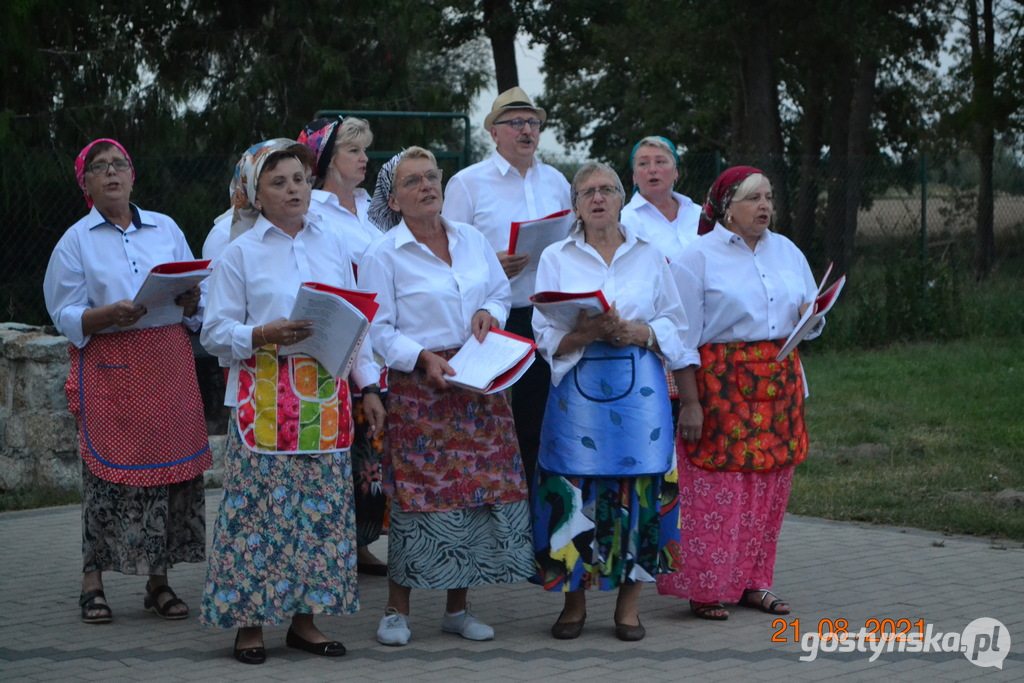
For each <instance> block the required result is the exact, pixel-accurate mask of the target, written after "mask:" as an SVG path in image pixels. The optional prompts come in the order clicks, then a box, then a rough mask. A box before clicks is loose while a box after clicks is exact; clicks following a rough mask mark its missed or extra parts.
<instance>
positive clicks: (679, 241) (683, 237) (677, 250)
mask: <svg viewBox="0 0 1024 683" xmlns="http://www.w3.org/2000/svg"><path fill="white" fill-rule="evenodd" d="M672 198H673V199H675V200H676V202H678V203H679V211H678V212H676V219H675V220H674V221H670V220H669V219H667V218H665V214H663V213H662V212H661V211H660V210H659V209H658V207H656V206H655V205H654V204H651V203H650V202H649V201H647V200H646V199H644V197H643V195H641V194H640V193H639V192H637V193H635V194H634V195H633V198H632V199H630V200H629V203H628V204H626V205H625V206H624V207H622V217H621V218H620V219H619V221H620V222H621V223H622V224H623V225H625V226H626V227H627V228H629V229H630V230H632V231H633V232H634V233H636V236H637V237H639V238H640V239H642V240H645V241H647V242H650V243H651V244H653V245H654V246H655V247H657V248H658V251H660V252H661V253H662V254H664V255H665V258H667V259H668V260H669V261H675V260H676V259H678V258H679V257H680V256H682V255H683V249H685V248H686V245H688V244H689V243H690V242H692V241H693V240H695V239H697V223H698V221H700V214H701V210H702V209H701V206H700V205H699V204H694V203H693V202H692V201H690V198H689V197H687V196H685V195H681V194H679V193H678V192H673V193H672Z"/></svg>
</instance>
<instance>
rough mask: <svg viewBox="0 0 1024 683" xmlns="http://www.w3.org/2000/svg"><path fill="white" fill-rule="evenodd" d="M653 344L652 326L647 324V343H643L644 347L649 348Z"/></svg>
mask: <svg viewBox="0 0 1024 683" xmlns="http://www.w3.org/2000/svg"><path fill="white" fill-rule="evenodd" d="M652 346H654V328H653V327H651V326H650V325H648V326H647V343H646V344H644V348H645V349H649V348H651V347H652Z"/></svg>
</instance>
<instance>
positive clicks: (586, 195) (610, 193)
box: [579, 185, 619, 200]
mask: <svg viewBox="0 0 1024 683" xmlns="http://www.w3.org/2000/svg"><path fill="white" fill-rule="evenodd" d="M598 192H600V193H601V196H602V197H604V198H605V199H611V198H612V197H615V196H618V194H619V188H617V187H615V186H614V185H602V186H601V187H588V188H587V189H586V190H580V193H579V196H580V197H581V198H583V199H587V200H590V199H593V198H594V195H595V194H597V193H598Z"/></svg>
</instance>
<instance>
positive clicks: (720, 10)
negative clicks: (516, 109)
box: [526, 0, 942, 271]
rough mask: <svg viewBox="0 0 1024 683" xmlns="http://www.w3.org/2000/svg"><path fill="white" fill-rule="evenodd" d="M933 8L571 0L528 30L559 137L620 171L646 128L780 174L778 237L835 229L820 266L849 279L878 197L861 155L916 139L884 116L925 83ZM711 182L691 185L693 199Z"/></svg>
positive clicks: (783, 1)
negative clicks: (821, 219) (916, 83)
mask: <svg viewBox="0 0 1024 683" xmlns="http://www.w3.org/2000/svg"><path fill="white" fill-rule="evenodd" d="M936 2H937V0H916V1H915V0H898V1H897V2H886V1H883V0H864V1H863V2H857V3H807V2H802V1H800V0H765V1H764V2H761V3H758V4H756V5H752V4H747V3H740V4H736V3H702V2H697V1H696V0H687V1H683V2H667V1H657V0H655V1H654V2H648V3H616V4H610V5H609V4H605V3H600V2H595V1H594V0H566V1H565V2H558V3H555V2H547V3H541V4H540V11H539V12H538V13H537V14H536V15H535V16H533V18H532V19H530V20H529V21H527V22H526V25H527V28H528V29H529V30H530V32H531V33H532V35H533V36H534V38H535V39H536V40H537V41H538V42H540V43H542V44H543V45H544V46H545V50H546V53H545V55H546V56H545V75H546V79H547V81H546V82H547V94H546V96H545V98H544V100H543V103H544V105H545V106H546V107H547V108H548V111H549V114H551V118H552V121H553V124H554V126H555V127H557V128H558V132H559V138H560V139H561V140H562V141H563V142H567V143H570V144H571V143H589V144H590V149H591V151H592V153H593V154H594V155H595V156H597V157H601V158H605V159H608V160H611V161H613V162H614V163H616V164H617V165H618V166H619V168H621V169H623V171H625V170H626V169H625V168H624V167H625V160H626V158H627V156H628V153H629V149H630V148H631V147H632V144H633V142H635V141H636V140H638V139H639V138H640V137H642V136H644V135H649V134H663V135H666V136H667V137H669V138H671V139H673V140H674V141H675V142H676V143H678V144H681V145H682V146H683V147H684V148H685V150H686V151H687V152H688V153H689V154H693V153H699V152H716V153H719V154H722V155H724V156H725V158H726V159H727V162H728V164H729V165H735V164H737V163H747V164H751V165H758V166H760V167H761V168H763V169H764V170H765V171H766V172H767V173H768V175H769V176H770V177H771V179H772V181H773V189H774V190H775V197H776V213H777V218H778V220H777V223H776V226H777V228H778V229H780V230H781V231H783V232H787V233H789V234H792V235H793V236H794V238H795V239H796V240H797V241H798V243H799V244H801V246H804V247H805V248H806V247H809V246H811V245H812V243H814V242H815V241H817V240H818V236H819V234H820V233H821V232H822V230H821V228H822V227H825V226H827V229H826V230H825V231H824V232H825V233H826V235H827V239H826V240H823V241H824V242H825V249H826V251H827V258H829V259H832V260H834V261H836V266H837V268H840V269H841V270H843V271H845V270H847V269H848V267H849V266H850V265H851V264H850V261H851V257H852V245H853V239H854V236H855V233H856V219H857V211H858V209H859V208H860V207H861V206H862V205H863V204H864V202H865V201H866V200H867V199H868V198H869V196H870V193H869V192H866V190H868V189H870V188H869V187H868V186H866V185H865V182H866V176H865V172H864V163H865V159H867V158H870V157H872V156H873V155H877V154H878V153H879V148H880V145H881V142H882V141H883V140H885V142H886V144H887V146H889V147H890V148H899V147H901V143H900V141H899V138H901V137H904V136H906V135H907V134H908V132H909V133H913V130H910V129H908V127H907V126H905V125H904V124H903V122H902V121H895V122H894V121H892V120H890V119H888V118H886V114H888V113H890V112H892V111H898V110H900V109H901V108H902V107H905V106H906V104H905V103H906V101H907V100H908V99H910V98H913V97H914V96H916V93H917V89H916V88H915V87H913V86H912V83H910V84H908V83H906V81H912V79H913V78H917V77H918V74H919V72H918V71H917V70H916V69H914V68H912V63H913V62H914V61H915V60H917V61H920V60H923V59H928V58H931V57H932V56H933V55H934V54H935V52H936V50H937V48H938V38H939V37H941V35H942V32H941V30H937V29H939V28H941V24H940V23H939V22H937V21H936V20H935V19H934V17H933V16H932V14H933V13H932V12H931V7H932V6H934V5H935V4H936ZM897 83H898V84H899V85H900V86H902V90H901V88H900V87H896V84H897ZM880 84H881V85H883V87H884V97H880V96H879V95H880V93H879V90H878V88H879V85H880ZM901 92H902V93H903V97H902V98H901V97H900V93H901ZM880 104H884V105H885V106H886V107H887V109H886V110H885V111H882V110H880V109H879V105H880ZM880 131H881V132H880ZM825 154H827V157H828V159H829V169H827V170H828V171H829V172H828V173H827V175H826V176H825V179H824V182H823V180H822V175H821V173H822V172H821V169H820V167H821V162H820V160H821V159H822V156H823V155H825ZM790 169H795V170H790ZM703 180H704V184H703V187H701V186H700V185H697V186H696V187H697V188H698V189H697V190H696V192H694V191H693V190H691V194H695V195H696V196H697V197H698V198H699V197H702V196H703V191H704V189H706V188H707V187H708V185H709V184H710V180H711V178H704V179H703ZM823 184H824V187H825V189H826V190H827V192H828V205H827V221H826V223H825V226H819V225H818V218H817V216H818V213H819V212H818V210H817V207H818V203H819V190H820V188H821V186H822V185H823ZM691 187H693V186H691ZM794 193H795V195H796V201H795V202H793V201H791V196H792V195H793V194H794ZM794 216H795V217H796V218H797V219H798V220H797V221H796V222H794V221H793V217H794Z"/></svg>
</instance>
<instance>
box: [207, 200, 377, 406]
mask: <svg viewBox="0 0 1024 683" xmlns="http://www.w3.org/2000/svg"><path fill="white" fill-rule="evenodd" d="M303 282H322V283H324V284H328V285H332V286H334V287H341V288H343V289H355V288H356V281H355V276H353V274H352V258H351V256H350V254H349V252H348V249H347V248H346V247H345V240H344V238H343V237H342V236H341V234H340V233H339V232H338V231H337V230H331V229H327V228H324V227H323V226H321V225H320V224H319V223H318V222H317V220H316V219H315V217H311V216H310V215H308V214H307V216H306V220H305V222H304V227H303V229H302V230H300V231H299V233H298V234H297V235H296V236H295V237H294V238H292V237H289V236H288V235H287V234H286V233H285V232H284V231H282V230H280V229H278V228H277V227H275V226H274V225H273V224H272V223H270V221H268V220H267V219H266V218H264V217H263V216H260V217H259V218H258V219H256V223H255V224H254V225H253V227H252V229H250V230H248V231H246V232H245V233H243V234H242V235H240V236H239V237H238V238H237V239H235V240H233V241H232V242H230V243H229V244H228V246H227V247H226V248H225V249H224V251H223V252H221V254H220V257H219V258H218V259H217V261H216V262H215V263H214V267H213V274H212V275H210V278H209V300H208V301H207V306H206V320H205V322H204V324H203V331H202V333H201V334H200V341H201V342H202V344H203V346H204V347H205V348H206V350H207V351H209V352H210V353H211V354H213V355H214V356H217V357H218V358H220V359H221V360H222V361H229V362H230V365H229V367H230V372H229V373H228V384H227V392H226V394H227V395H226V398H225V401H224V404H225V405H229V406H234V405H236V402H237V396H236V395H237V393H238V391H237V382H238V366H239V363H240V362H241V361H243V360H245V359H247V358H249V357H251V356H252V354H253V351H254V349H253V344H252V332H253V328H255V327H257V326H259V325H263V324H266V323H270V322H273V321H275V320H278V319H280V318H287V317H288V316H289V315H290V314H291V311H292V305H293V304H294V303H295V295H296V294H297V293H298V291H299V286H300V285H301V284H302V283H303ZM285 352H287V347H285ZM351 376H352V379H353V380H354V381H355V383H356V384H357V385H358V386H360V387H364V386H366V385H368V384H373V383H375V382H377V381H378V379H379V378H380V367H379V366H378V365H377V363H375V362H374V360H373V352H372V350H371V345H370V343H369V342H368V341H364V342H363V345H362V347H360V349H359V352H358V354H357V355H356V360H355V362H354V363H353V365H352V371H351Z"/></svg>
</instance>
